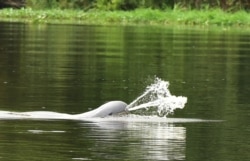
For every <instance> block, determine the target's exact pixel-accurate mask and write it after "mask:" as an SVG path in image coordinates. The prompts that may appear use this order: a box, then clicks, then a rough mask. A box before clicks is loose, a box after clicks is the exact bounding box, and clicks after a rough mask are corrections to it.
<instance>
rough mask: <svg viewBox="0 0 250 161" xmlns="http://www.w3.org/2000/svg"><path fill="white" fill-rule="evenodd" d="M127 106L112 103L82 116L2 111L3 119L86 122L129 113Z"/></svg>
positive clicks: (0, 113) (0, 117) (1, 116)
mask: <svg viewBox="0 0 250 161" xmlns="http://www.w3.org/2000/svg"><path fill="white" fill-rule="evenodd" d="M126 107H127V104H126V103H125V102H122V101H110V102H107V103H105V104H103V105H101V106H100V107H98V108H96V109H94V110H92V111H88V112H85V113H82V114H73V115H72V114H65V113H58V112H52V111H30V112H11V111H0V120H1V119H66V120H84V119H87V118H94V117H101V118H102V117H107V116H110V115H116V114H119V113H123V112H125V111H127V109H126Z"/></svg>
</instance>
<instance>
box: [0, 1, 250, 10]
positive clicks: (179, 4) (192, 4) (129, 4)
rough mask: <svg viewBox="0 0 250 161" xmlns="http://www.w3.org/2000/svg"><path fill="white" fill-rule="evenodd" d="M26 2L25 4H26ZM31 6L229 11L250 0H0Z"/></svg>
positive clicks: (249, 5)
mask: <svg viewBox="0 0 250 161" xmlns="http://www.w3.org/2000/svg"><path fill="white" fill-rule="evenodd" d="M24 4H25V5H24ZM23 6H25V7H31V8H36V9H45V8H60V9H84V10H89V9H99V10H126V11H127V10H134V9H137V8H151V9H161V10H165V9H168V8H171V9H174V8H181V9H209V8H222V9H223V10H227V11H235V10H240V9H243V10H250V1H249V0H42V1H41V0H0V7H2V8H3V7H14V8H20V7H23Z"/></svg>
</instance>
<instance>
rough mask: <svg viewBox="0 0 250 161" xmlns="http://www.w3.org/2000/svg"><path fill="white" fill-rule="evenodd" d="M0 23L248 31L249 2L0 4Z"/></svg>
mask: <svg viewBox="0 0 250 161" xmlns="http://www.w3.org/2000/svg"><path fill="white" fill-rule="evenodd" d="M0 7H1V8H2V9H1V10H0V21H18V22H32V23H64V24H66V23H70V24H119V25H120V24H121V25H123V24H124V25H127V24H129V25H132V24H151V25H176V24H181V25H216V26H218V25H219V26H247V27H250V15H249V9H250V1H249V0H217V1H214V0H213V1H212V0H43V1H40V0H19V1H18V0H0Z"/></svg>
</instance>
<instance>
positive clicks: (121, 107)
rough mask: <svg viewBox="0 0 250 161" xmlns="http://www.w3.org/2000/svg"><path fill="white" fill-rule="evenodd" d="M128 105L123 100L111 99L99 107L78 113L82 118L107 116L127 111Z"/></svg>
mask: <svg viewBox="0 0 250 161" xmlns="http://www.w3.org/2000/svg"><path fill="white" fill-rule="evenodd" d="M126 107H127V104H126V103H125V102H123V101H110V102H107V103H105V104H103V105H101V106H100V107H98V108H97V109H94V110H92V111H89V112H85V113H83V114H78V115H77V116H78V117H80V118H90V117H106V116H110V115H115V114H119V113H121V112H125V110H126Z"/></svg>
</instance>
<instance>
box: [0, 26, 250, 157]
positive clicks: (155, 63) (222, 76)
mask: <svg viewBox="0 0 250 161" xmlns="http://www.w3.org/2000/svg"><path fill="white" fill-rule="evenodd" d="M249 53H250V32H249V31H245V30H244V29H243V28H240V29H231V28H223V27H221V28H211V29H208V28H202V27H200V28H190V27H186V28H182V27H179V28H176V27H156V26H87V25H86V26H84V25H46V24H22V23H0V68H1V70H0V111H16V112H24V111H54V112H61V113H68V114H78V113H82V112H86V111H89V110H91V109H94V108H96V107H98V106H100V105H101V104H103V103H105V102H107V101H110V100H122V101H125V102H127V103H130V102H132V101H133V100H134V99H136V98H137V97H138V96H139V95H140V94H142V93H143V91H144V90H145V88H146V87H147V86H148V85H149V84H150V83H152V80H154V78H155V77H159V78H161V79H163V80H166V81H169V82H170V87H169V89H170V92H171V93H172V94H175V95H182V96H186V97H187V98H188V102H187V104H186V106H185V108H184V109H178V110H176V111H175V113H174V114H173V115H170V116H168V117H169V118H170V119H168V120H167V121H162V119H160V121H159V120H158V119H157V118H154V117H149V116H148V118H147V117H146V118H145V117H144V116H141V115H140V114H138V113H137V114H136V115H135V116H136V117H135V118H130V119H119V118H116V119H105V118H103V119H97V120H91V121H77V120H75V121H74V120H53V119H48V120H28V119H25V120H16V119H1V118H0V160H4V161H27V160H46V161H47V160H53V161H57V160H60V161H61V160H72V161H74V160H189V161H194V160H197V161H201V160H203V161H205V160H209V161H218V160H220V161H228V160H241V161H248V160H250V154H249V149H250V138H249V133H250V127H249V122H248V121H249V118H250V117H249V116H250V111H249V108H250V99H249V98H250V86H249V84H250V72H249V71H250V63H249V62H250V55H249ZM140 118H143V119H140ZM199 120H200V121H199ZM208 120H209V121H208ZM216 120H217V121H216ZM218 120H219V121H218Z"/></svg>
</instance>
